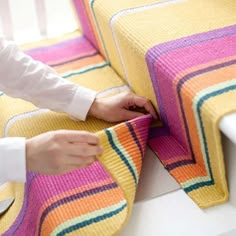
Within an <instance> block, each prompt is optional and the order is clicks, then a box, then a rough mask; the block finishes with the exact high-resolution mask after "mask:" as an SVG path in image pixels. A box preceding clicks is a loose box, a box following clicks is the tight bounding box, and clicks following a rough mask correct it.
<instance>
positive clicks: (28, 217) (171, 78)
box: [0, 0, 236, 235]
mask: <svg viewBox="0 0 236 236" xmlns="http://www.w3.org/2000/svg"><path fill="white" fill-rule="evenodd" d="M75 2H76V4H77V5H76V7H77V10H78V11H79V13H80V17H81V19H82V20H81V22H82V26H83V29H84V33H85V36H82V35H81V34H80V33H79V32H76V33H75V34H72V35H68V36H66V40H65V38H59V39H55V40H49V41H46V42H39V43H37V44H36V45H32V46H30V47H31V49H30V50H27V53H28V54H29V55H31V56H32V57H34V58H35V59H38V60H41V61H43V62H45V63H47V64H49V65H51V66H53V67H54V68H55V69H56V70H57V71H58V72H59V73H61V75H62V76H63V77H64V78H65V79H69V80H71V81H73V82H75V83H78V84H81V85H83V86H86V87H90V88H92V89H94V90H96V91H98V93H99V96H107V95H111V94H114V93H118V92H120V91H124V90H129V86H127V83H128V84H129V85H130V87H131V88H132V89H133V90H134V91H135V92H137V93H138V94H140V95H143V96H145V97H148V98H149V99H150V100H151V101H152V102H153V104H154V105H155V106H156V108H157V109H158V111H159V113H160V117H161V120H162V124H161V127H159V126H160V125H158V127H156V128H153V129H152V130H151V131H150V136H149V145H150V146H151V147H152V149H153V150H154V151H155V152H156V153H157V155H158V157H159V158H160V160H161V161H162V162H163V164H164V166H165V167H166V168H167V170H168V171H169V172H170V173H171V174H172V175H173V176H174V177H175V179H176V180H177V181H178V182H179V183H180V184H181V185H182V187H183V189H184V190H185V191H186V193H187V194H188V195H189V196H190V197H191V198H192V199H193V200H194V201H195V202H196V203H197V204H198V205H199V206H200V207H209V206H212V205H216V204H219V203H222V202H224V201H226V200H227V198H228V190H227V184H226V179H225V169H224V161H223V154H222V147H221V142H220V133H219V130H218V123H219V121H220V119H221V117H222V116H224V115H225V114H228V113H231V112H235V111H236V107H235V103H234V101H235V96H236V95H235V79H236V73H235V55H236V43H235V34H236V30H235V26H234V24H235V22H236V15H235V12H236V9H235V7H236V6H235V4H234V0H210V1H204V0H189V1H181V0H169V1H156V0H148V1H147V0H145V1H144V0H136V1H131V0H129V1H126V0H121V1H117V2H114V1H109V0H92V1H87V0H86V1H85V0H84V1H82V0H75ZM104 6H106V7H104ZM206 9H208V11H207V13H206ZM153 19H156V20H153ZM186 19H188V20H187V21H186ZM147 24H148V26H149V27H147ZM88 39H89V41H88ZM35 46H37V47H38V46H39V48H37V49H35V48H34V47H35ZM24 49H25V48H24ZM25 50H26V49H25ZM111 66H112V67H111ZM115 71H116V72H115ZM118 75H120V77H122V78H124V79H125V81H123V80H122V79H120V77H119V76H118ZM98 81H99V82H98ZM0 107H1V111H3V112H2V113H1V122H0V132H1V135H2V136H26V137H32V136H34V135H37V134H39V133H42V132H46V131H49V130H56V129H78V130H80V129H83V130H88V131H92V132H97V131H101V130H103V129H105V130H104V131H101V132H100V133H99V135H100V137H101V139H102V140H103V142H104V145H105V146H106V145H107V144H108V145H107V146H106V147H107V149H106V150H108V151H105V153H104V156H102V157H101V159H100V160H99V162H96V163H95V164H94V165H92V166H90V167H89V168H91V169H83V170H81V171H79V172H73V173H70V174H68V175H65V176H60V177H55V179H54V177H53V178H49V177H46V176H39V175H35V174H33V173H29V174H28V181H27V184H26V185H25V188H24V186H23V185H19V184H18V185H17V184H15V185H12V184H9V185H7V186H6V187H5V188H4V189H3V190H1V194H0V198H3V197H4V198H5V197H8V196H12V195H13V196H14V195H15V194H16V193H17V194H18V195H17V202H15V203H14V205H13V206H12V207H11V208H10V210H9V211H8V212H7V214H5V215H4V216H3V217H2V218H0V224H2V225H0V230H2V232H1V231H0V233H3V232H5V231H7V230H9V231H7V233H6V235H12V232H16V235H22V232H27V231H24V230H32V231H29V232H31V233H32V234H33V235H34V234H40V233H41V234H42V235H44V233H45V234H46V235H47V233H48V232H51V233H52V232H54V234H60V233H61V234H62V235H63V234H65V233H67V232H68V233H69V232H72V233H73V230H74V235H78V232H80V234H82V235H95V234H99V235H112V234H113V233H114V234H115V233H117V232H118V230H119V229H121V228H122V226H123V224H124V223H125V222H126V221H127V219H128V215H129V213H130V209H131V207H132V202H133V196H134V193H135V187H130V186H131V185H128V183H130V182H129V181H131V180H129V181H128V180H126V178H130V179H132V178H133V179H132V181H133V182H132V184H133V186H136V183H137V182H136V181H137V179H138V177H137V176H138V175H139V174H137V173H139V171H140V169H139V168H140V167H139V164H138V162H137V163H136V162H135V160H134V161H133V163H136V164H137V165H136V164H135V166H137V168H136V169H135V170H132V168H131V165H128V166H127V163H128V162H127V161H125V160H131V159H132V158H133V156H132V155H131V159H130V154H129V152H128V151H127V149H126V148H125V149H124V148H123V143H122V145H121V146H119V147H117V146H114V145H115V144H119V143H120V142H121V141H120V142H118V141H119V140H120V139H119V137H120V136H119V135H121V136H122V137H124V136H125V138H124V140H125V139H127V140H130V141H129V143H130V144H129V145H134V147H135V148H134V150H136V152H135V155H134V157H135V158H136V157H137V159H138V160H140V156H142V154H143V152H144V146H145V142H146V135H147V129H148V126H149V122H150V117H143V118H141V119H138V120H135V121H130V122H128V123H122V124H120V125H119V126H117V127H118V128H117V127H116V128H108V127H111V126H112V125H113V124H110V123H107V122H103V121H100V120H96V119H91V118H89V119H88V121H87V122H76V121H73V120H70V119H69V117H68V116H67V115H65V114H58V113H55V112H51V111H48V110H43V109H38V108H36V107H34V106H33V105H32V104H30V103H27V102H24V101H22V100H20V99H13V98H10V97H7V96H6V95H4V94H1V96H0ZM119 127H120V128H119ZM134 127H137V128H136V129H137V130H139V129H141V131H137V132H136V133H135V134H136V135H134V134H133V130H136V129H135V128H134ZM133 128H134V129H133ZM119 130H122V132H121V133H120V132H119ZM123 132H124V133H123ZM112 134H114V136H112ZM127 137H129V138H130V139H128V138H127ZM134 137H136V138H134ZM137 137H138V138H137ZM121 140H123V138H121ZM137 140H139V142H138V143H140V144H137V142H136V141H137ZM124 146H125V144H124ZM140 146H141V148H140ZM131 150H133V148H131ZM140 150H142V151H140ZM123 151H124V152H123ZM110 152H111V153H110ZM108 154H109V155H110V154H111V155H112V157H113V154H114V160H116V158H118V157H119V158H120V159H119V160H122V165H123V167H124V170H125V168H126V172H124V171H123V169H122V171H120V170H121V169H119V168H120V167H119V168H117V169H116V166H119V165H116V163H115V164H114V165H113V164H111V165H112V166H113V167H114V169H112V168H113V167H112V168H110V167H109V163H110V160H111V159H109V155H108ZM128 154H129V155H128ZM105 160H106V161H105ZM108 160H109V161H108ZM123 160H124V161H123ZM140 163H141V162H140ZM125 165H126V166H125ZM133 166H134V164H133ZM93 168H94V169H93ZM89 170H90V171H89ZM91 170H93V171H95V173H97V172H98V173H97V174H96V176H95V177H94V176H93V175H92V171H91ZM128 170H129V171H128ZM116 171H117V176H118V175H119V177H120V178H118V177H117V176H116V175H113V172H114V173H116ZM123 172H124V173H125V174H124V175H121V173H123ZM100 174H101V176H100ZM80 176H85V177H86V178H85V179H87V180H88V181H90V180H91V182H86V183H85V184H84V183H77V182H78V181H75V179H73V178H76V180H77V179H78V178H79V177H80ZM102 176H103V177H102ZM135 176H136V177H135ZM47 178H49V179H47ZM70 178H72V180H73V181H71V179H70ZM102 178H104V179H105V180H106V181H107V182H106V184H114V185H112V186H114V189H112V190H111V191H113V190H114V191H117V192H116V193H117V197H118V196H120V198H119V200H117V199H116V198H115V197H114V195H116V194H113V197H112V199H113V198H114V202H113V203H114V204H113V203H112V204H113V205H112V204H111V206H112V207H111V208H109V207H104V206H102V205H99V206H100V208H99V209H98V208H91V209H90V208H86V209H87V211H86V209H85V210H82V209H81V210H80V211H79V210H78V211H76V213H78V215H76V216H75V215H73V214H74V213H75V212H74V211H73V209H74V205H73V202H71V201H70V199H74V198H73V197H74V196H75V195H76V197H78V198H81V197H82V196H83V194H82V193H84V192H85V193H86V194H87V193H88V192H89V191H90V190H91V189H93V187H94V188H95V189H96V188H97V187H98V188H99V187H101V189H103V186H104V185H106V184H104V182H102V180H103V179H102ZM46 179H47V181H46ZM95 179H96V180H101V182H102V184H100V185H99V184H98V185H96V184H94V185H93V182H92V181H93V180H95ZM135 180H136V181H135ZM60 181H62V182H60ZM109 181H110V182H109ZM112 181H113V182H112ZM122 181H123V182H122ZM61 183H62V184H61ZM69 183H72V184H75V183H77V184H78V185H76V187H75V185H73V187H75V188H76V190H74V189H73V187H72V188H70V184H69ZM90 183H91V184H92V185H91V186H90V185H89V184H90ZM126 183H127V186H126ZM56 184H57V185H58V186H59V187H58V186H56V187H55V186H54V185H56ZM83 184H84V185H83ZM45 186H47V187H45ZM66 186H67V187H68V189H63V188H65V187H66ZM87 186H88V187H87ZM116 186H117V187H116ZM126 187H127V189H126ZM40 188H41V189H42V188H43V189H45V192H42V191H39V189H40ZM126 190H127V191H128V190H130V191H131V192H128V194H126ZM57 191H58V192H57ZM60 191H61V192H60ZM63 191H65V192H66V194H67V193H68V195H65V193H64V192H63ZM74 191H75V192H74ZM86 191H88V192H86ZM109 191H110V190H109ZM109 191H105V190H104V191H103V190H102V194H108V195H106V196H109V194H110V192H109ZM30 192H32V195H30V194H29V193H30ZM54 192H55V194H56V195H55V197H53V196H54V195H53V194H54ZM92 192H93V191H91V193H92ZM39 193H40V194H39ZM70 193H72V195H70ZM57 194H58V195H57ZM122 194H123V195H122ZM129 194H130V195H129ZM98 195H99V194H98ZM98 195H95V196H96V197H97V196H98ZM70 196H73V197H72V198H71V197H70ZM89 196H90V195H89ZM93 196H94V194H92V197H93ZM122 196H123V198H122ZM127 196H128V197H127ZM28 197H31V199H32V200H29V199H30V198H28ZM67 197H68V198H67ZM76 197H75V198H76ZM86 197H87V195H86ZM96 197H95V198H96ZM82 198H83V197H82ZM33 199H37V202H38V204H39V205H35V204H34V205H33V207H34V208H33V207H31V206H32V205H28V204H32V203H33V202H34V201H33ZM45 199H46V201H45V203H43V201H44V200H45ZM86 199H87V198H86ZM97 199H98V198H96V200H95V201H94V203H96V204H103V202H102V201H100V202H99V203H98V201H97ZM107 199H110V198H109V197H107ZM122 199H123V200H122ZM0 200H1V199H0ZM80 200H81V199H80ZM18 201H19V202H18ZM67 201H68V204H69V205H68V206H69V208H67V207H65V204H64V203H66V202H67ZM75 201H77V202H78V200H75ZM109 201H110V200H109ZM121 202H122V203H121ZM61 203H62V208H60V207H59V206H58V207H57V204H59V205H60V204H61ZM119 203H121V204H120V205H119ZM70 204H72V205H70ZM96 204H94V205H93V204H91V207H93V206H96ZM122 204H123V205H122ZM125 204H126V205H127V207H126V205H125ZM76 205H78V204H76ZM89 205H90V204H88V203H86V204H85V206H86V207H88V206H89ZM35 206H37V207H35ZM27 207H29V208H27ZM77 207H78V206H77ZM79 207H80V206H79ZM108 208H109V209H108ZM101 209H102V210H101ZM104 209H105V211H104V212H103V213H104V214H101V212H100V213H98V211H99V210H101V211H103V210H104ZM57 210H58V211H57ZM114 211H115V212H116V213H117V214H116V215H115V216H111V214H107V213H108V212H114ZM62 212H63V213H62ZM90 212H92V214H90V215H89V213H90ZM94 212H96V213H94ZM93 213H94V214H93ZM96 214H97V215H96ZM95 215H96V216H98V218H96V220H95V218H93V216H95ZM101 215H102V216H103V217H100V216H101ZM104 215H105V216H106V217H108V218H104ZM67 216H68V217H69V218H66V217H67ZM110 216H111V217H110ZM116 216H117V218H116V220H114V219H115V217H116ZM64 217H65V218H64ZM79 217H81V218H79ZM113 217H114V218H113ZM19 219H20V220H19ZM66 219H68V221H66ZM74 219H75V221H73V220H74ZM106 219H108V221H107V222H106ZM83 220H84V221H83ZM87 220H88V221H87ZM109 220H110V221H109ZM113 220H114V221H113ZM81 222H82V223H81ZM84 222H86V223H84ZM91 222H92V223H91ZM101 222H103V223H104V224H103V223H101ZM108 222H109V223H108ZM90 223H91V224H90ZM100 223H101V224H100ZM31 226H32V229H31V228H30V227H31ZM93 227H98V228H93ZM71 230H72V231H71ZM78 230H81V231H78ZM98 232H99V233H98Z"/></svg>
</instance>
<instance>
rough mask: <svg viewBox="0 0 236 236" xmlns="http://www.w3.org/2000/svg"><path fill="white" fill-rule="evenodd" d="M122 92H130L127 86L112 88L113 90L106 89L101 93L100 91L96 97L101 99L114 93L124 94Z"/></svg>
mask: <svg viewBox="0 0 236 236" xmlns="http://www.w3.org/2000/svg"><path fill="white" fill-rule="evenodd" d="M124 91H130V88H129V86H128V85H127V84H125V85H121V86H117V87H113V88H108V89H105V90H103V91H100V92H98V93H97V97H103V96H106V95H109V94H112V93H114V92H117V93H120V92H124Z"/></svg>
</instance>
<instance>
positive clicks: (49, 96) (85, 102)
mask: <svg viewBox="0 0 236 236" xmlns="http://www.w3.org/2000/svg"><path fill="white" fill-rule="evenodd" d="M0 65H1V67H0V90H1V91H3V92H4V93H6V94H8V95H10V96H13V97H18V98H22V99H25V100H27V101H30V102H32V103H33V104H35V105H36V106H38V107H40V108H48V109H51V110H54V111H58V112H66V113H68V114H70V115H71V116H73V117H75V118H78V119H82V120H85V118H86V115H87V112H88V110H89V108H90V106H91V104H92V102H93V100H94V98H95V92H94V91H91V90H89V89H86V88H83V87H79V86H77V85H75V84H72V83H70V82H69V81H67V80H64V79H62V78H61V77H60V76H59V75H58V74H57V73H56V72H55V71H54V70H53V69H52V68H50V67H49V66H46V65H45V64H42V63H41V62H38V61H35V60H33V59H32V58H31V57H29V56H27V55H26V54H24V53H23V52H21V51H20V50H19V49H18V48H17V47H16V46H15V45H14V44H12V43H9V42H6V41H5V40H2V39H0Z"/></svg>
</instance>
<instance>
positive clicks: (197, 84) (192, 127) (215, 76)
mask: <svg viewBox="0 0 236 236" xmlns="http://www.w3.org/2000/svg"><path fill="white" fill-rule="evenodd" d="M230 59H231V58H230ZM232 59H233V58H232ZM228 60H229V58H227V61H228ZM221 62H224V61H217V64H219V63H221ZM215 64H216V62H211V63H209V64H205V65H201V66H197V67H194V68H192V69H191V70H188V71H186V72H185V73H184V74H181V76H180V75H179V76H177V77H178V79H177V80H176V81H179V80H180V79H181V78H183V77H184V76H185V75H187V74H189V73H191V72H194V71H197V70H199V69H204V68H207V67H209V66H212V65H215ZM232 67H233V66H231V67H230V68H229V67H226V68H221V69H218V70H215V71H211V72H208V73H204V74H202V75H198V76H196V77H195V78H197V79H190V80H188V81H187V82H185V84H184V87H183V89H182V90H181V96H182V98H183V110H184V111H185V116H186V119H187V123H188V130H189V135H190V139H191V142H192V148H193V152H194V154H195V159H196V161H197V163H198V164H199V165H200V166H202V167H204V166H205V164H204V159H203V156H202V151H201V143H200V139H199V138H198V136H197V134H198V129H197V124H196V121H195V116H194V112H193V110H192V101H193V99H194V97H195V96H196V94H197V93H198V92H200V91H201V90H203V89H205V88H207V87H210V86H212V85H215V84H219V83H221V82H224V81H227V80H229V78H232V75H233V73H234V74H235V71H236V66H234V68H235V69H233V68H232ZM209 78H210V79H209ZM176 84H177V83H176ZM186 88H187V89H186ZM186 91H188V92H187V93H186ZM190 92H191V93H190ZM178 109H179V113H180V114H181V112H180V107H178ZM180 116H181V117H182V114H181V115H180ZM182 126H183V123H182ZM178 170H179V171H180V172H182V171H186V170H185V167H184V166H183V167H178ZM198 170H199V172H198ZM171 173H176V171H171ZM196 174H198V175H199V176H206V175H207V173H206V170H204V171H202V170H200V169H198V168H197V169H196V173H194V172H190V173H188V175H186V178H182V181H183V182H185V181H187V180H189V179H190V178H194V177H199V176H196Z"/></svg>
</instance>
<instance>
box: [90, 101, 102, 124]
mask: <svg viewBox="0 0 236 236" xmlns="http://www.w3.org/2000/svg"><path fill="white" fill-rule="evenodd" d="M100 110H101V104H100V100H99V98H95V99H94V101H93V103H92V105H91V107H90V109H89V111H88V115H89V116H93V117H96V118H98V119H101V117H100V113H101V112H100Z"/></svg>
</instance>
